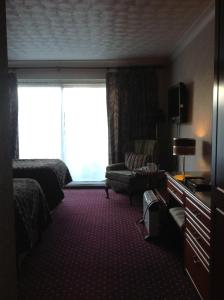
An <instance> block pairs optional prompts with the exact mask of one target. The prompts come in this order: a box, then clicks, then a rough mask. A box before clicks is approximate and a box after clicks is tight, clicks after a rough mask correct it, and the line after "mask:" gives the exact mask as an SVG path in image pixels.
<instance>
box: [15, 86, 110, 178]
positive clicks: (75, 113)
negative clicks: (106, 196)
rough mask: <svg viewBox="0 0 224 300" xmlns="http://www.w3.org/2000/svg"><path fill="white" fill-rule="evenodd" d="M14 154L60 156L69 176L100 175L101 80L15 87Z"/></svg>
mask: <svg viewBox="0 0 224 300" xmlns="http://www.w3.org/2000/svg"><path fill="white" fill-rule="evenodd" d="M18 98H19V153H20V158H60V159H62V160H64V161H65V162H66V164H67V165H68V167H69V170H70V172H71V175H72V178H73V180H75V181H98V180H103V179H104V174H105V168H106V165H107V164H108V127H107V113H106V87H105V85H96V84H94V85H76V86H74V85H73V86H57V87H49V86H48V87H46V86H45V87H39V86H38V87H35V86H32V87H27V86H26V87H25V86H24V87H23V86H21V87H19V88H18Z"/></svg>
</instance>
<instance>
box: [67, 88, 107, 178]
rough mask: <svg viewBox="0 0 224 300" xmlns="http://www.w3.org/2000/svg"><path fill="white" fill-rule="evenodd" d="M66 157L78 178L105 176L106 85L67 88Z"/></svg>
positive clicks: (72, 171) (71, 169) (75, 176)
mask: <svg viewBox="0 0 224 300" xmlns="http://www.w3.org/2000/svg"><path fill="white" fill-rule="evenodd" d="M63 108H64V116H65V119H64V146H65V147H64V160H65V162H66V163H67V164H68V166H69V169H70V171H71V173H72V174H73V176H74V179H77V180H80V181H91V180H93V178H94V180H102V179H104V174H105V167H106V165H107V164H108V129H107V114H106V88H105V86H77V87H68V88H66V87H65V88H64V89H63Z"/></svg>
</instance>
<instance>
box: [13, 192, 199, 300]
mask: <svg viewBox="0 0 224 300" xmlns="http://www.w3.org/2000/svg"><path fill="white" fill-rule="evenodd" d="M110 198H111V199H110V200H108V199H105V192H104V190H102V189H99V190H97V189H93V190H91V189H88V190H84V189H82V190H72V189H70V190H65V199H64V201H63V202H62V203H61V204H60V205H59V206H58V207H57V209H56V210H55V212H54V215H53V222H52V224H50V226H49V227H48V229H47V231H46V232H45V234H44V235H43V237H42V240H41V242H40V243H39V245H38V246H37V247H36V248H35V249H34V250H33V252H32V254H31V255H30V256H29V257H27V259H26V260H25V262H24V265H23V268H22V272H21V274H20V282H19V299H20V300H26V299H27V300H31V299H32V300H36V299H39V300H51V299H52V300H53V299H54V300H57V299H60V300H75V299H77V300H87V299H88V300H90V299H94V300H95V299H96V300H112V299H113V300H114V299H115V300H121V299H122V300H126V299H127V300H132V299H133V300H134V299H136V300H144V299H147V300H149V299H150V300H154V299H155V300H156V299H158V300H162V299H163V300H165V299H166V300H168V299H172V300H174V299H181V300H184V299H189V300H194V299H195V300H196V299H198V297H197V295H196V293H195V291H194V289H193V287H192V285H191V283H190V282H189V280H188V278H187V276H186V275H185V274H184V271H183V266H182V263H181V260H180V258H179V257H178V256H177V255H176V254H175V251H173V249H172V247H170V246H169V247H168V246H167V245H166V243H161V242H160V243H155V242H154V243H153V242H146V241H144V239H143V236H142V235H141V230H139V228H138V226H137V225H136V224H135V221H136V220H137V219H139V218H140V217H141V212H140V209H139V208H138V207H135V206H133V207H130V205H129V201H128V198H127V197H126V196H124V195H119V194H115V193H113V192H110Z"/></svg>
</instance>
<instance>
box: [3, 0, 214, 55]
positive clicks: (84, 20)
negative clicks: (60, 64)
mask: <svg viewBox="0 0 224 300" xmlns="http://www.w3.org/2000/svg"><path fill="white" fill-rule="evenodd" d="M6 2H7V28H8V52H9V53H8V56H9V60H107V59H115V60H118V59H135V58H146V57H152V56H154V57H155V56H156V57H157V56H167V55H169V54H170V53H171V52H172V51H173V49H174V46H175V44H176V43H177V41H178V39H180V37H181V36H182V35H183V33H184V32H185V31H186V30H187V29H188V28H189V27H190V26H191V25H192V23H193V22H194V21H195V20H196V19H197V18H198V17H199V16H200V14H201V13H202V12H203V11H204V10H205V9H206V8H207V7H208V5H209V4H210V3H211V2H212V1H211V0H186V1H181V0H120V1H118V0H7V1H6Z"/></svg>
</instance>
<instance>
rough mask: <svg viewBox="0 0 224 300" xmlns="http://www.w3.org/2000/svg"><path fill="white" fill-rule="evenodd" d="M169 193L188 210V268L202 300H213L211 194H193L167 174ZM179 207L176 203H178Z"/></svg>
mask: <svg viewBox="0 0 224 300" xmlns="http://www.w3.org/2000/svg"><path fill="white" fill-rule="evenodd" d="M166 177H167V185H166V190H167V192H168V195H169V197H171V198H172V200H174V199H175V200H176V201H177V205H179V206H182V207H183V208H184V210H185V226H184V267H185V270H186V272H187V274H188V276H189V277H190V279H191V281H192V283H193V285H194V286H195V288H196V290H197V291H198V294H199V295H200V297H201V298H202V299H209V286H210V239H211V193H210V192H195V193H194V192H192V191H191V190H190V189H189V188H188V187H187V186H186V185H185V184H184V183H182V182H180V181H178V180H176V179H175V178H174V175H172V174H170V173H166ZM174 203H175V202H174Z"/></svg>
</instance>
